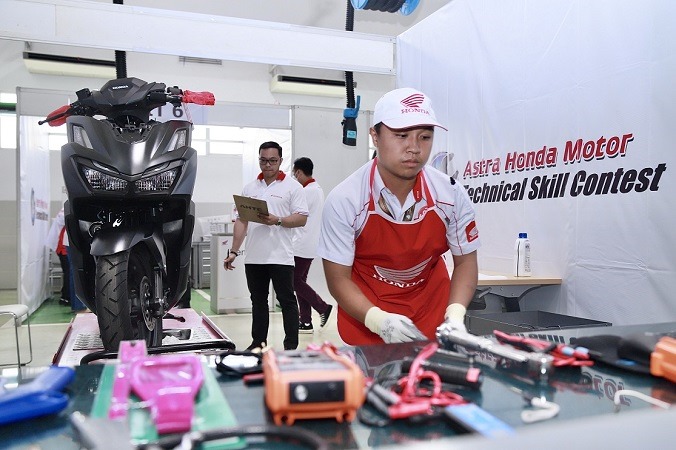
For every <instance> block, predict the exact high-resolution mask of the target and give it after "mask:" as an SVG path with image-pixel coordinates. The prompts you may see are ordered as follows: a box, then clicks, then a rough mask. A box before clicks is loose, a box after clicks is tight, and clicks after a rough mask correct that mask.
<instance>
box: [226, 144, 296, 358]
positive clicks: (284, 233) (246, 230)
mask: <svg viewBox="0 0 676 450" xmlns="http://www.w3.org/2000/svg"><path fill="white" fill-rule="evenodd" d="M258 163H259V164H260V167H261V173H260V174H259V175H258V177H256V179H255V180H254V181H252V182H251V183H249V184H247V185H246V186H244V189H243V190H242V195H243V196H246V197H252V198H257V199H261V200H265V201H266V202H267V205H268V214H267V215H262V214H259V215H258V222H251V223H249V222H248V221H244V220H242V219H240V218H239V216H237V218H236V220H235V226H234V232H233V239H232V248H231V249H230V250H229V251H228V257H227V258H225V260H224V261H223V266H224V267H225V269H226V270H233V269H234V268H235V266H233V264H232V263H233V261H234V260H235V258H236V257H237V256H239V255H240V251H239V249H240V247H241V246H242V243H243V242H244V238H245V237H246V254H245V257H244V270H245V273H246V281H247V286H248V288H249V292H250V294H251V316H252V323H251V337H252V338H253V341H252V342H251V345H249V347H248V348H247V350H253V349H257V348H263V347H265V346H267V340H268V328H269V324H270V317H269V311H268V295H269V293H270V292H269V285H270V280H272V286H273V288H274V289H275V293H276V294H277V301H278V302H279V305H280V306H281V308H282V322H283V324H284V334H285V336H284V350H295V349H296V348H297V347H298V302H297V301H296V296H295V295H294V292H293V268H294V260H293V232H294V230H293V229H294V228H297V227H302V226H303V225H305V222H306V221H307V216H308V209H307V203H306V201H305V193H304V192H303V187H302V186H301V185H300V183H298V182H297V181H296V180H294V179H293V178H291V177H288V176H286V174H285V173H284V172H282V171H280V170H279V167H280V165H281V164H282V147H281V146H280V145H279V144H278V143H276V142H272V141H270V142H264V143H262V144H261V145H260V147H259V150H258Z"/></svg>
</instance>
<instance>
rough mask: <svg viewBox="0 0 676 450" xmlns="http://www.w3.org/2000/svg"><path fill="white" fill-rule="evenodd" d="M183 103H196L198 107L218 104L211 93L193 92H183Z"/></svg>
mask: <svg viewBox="0 0 676 450" xmlns="http://www.w3.org/2000/svg"><path fill="white" fill-rule="evenodd" d="M183 103H195V104H196V105H213V104H214V103H216V98H215V97H214V94H212V93H211V92H207V91H203V92H193V91H188V90H184V91H183Z"/></svg>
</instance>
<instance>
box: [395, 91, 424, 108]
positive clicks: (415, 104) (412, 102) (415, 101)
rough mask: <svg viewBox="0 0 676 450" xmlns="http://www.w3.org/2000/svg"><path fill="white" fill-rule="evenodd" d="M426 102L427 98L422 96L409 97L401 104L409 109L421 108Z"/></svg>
mask: <svg viewBox="0 0 676 450" xmlns="http://www.w3.org/2000/svg"><path fill="white" fill-rule="evenodd" d="M424 101H425V96H424V95H422V94H413V95H409V96H408V97H406V98H405V99H403V100H402V101H401V104H402V105H404V106H406V107H408V108H420V105H421V104H422V102H424Z"/></svg>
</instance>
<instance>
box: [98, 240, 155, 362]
mask: <svg viewBox="0 0 676 450" xmlns="http://www.w3.org/2000/svg"><path fill="white" fill-rule="evenodd" d="M132 251H133V250H128V251H123V252H119V253H115V254H113V255H105V256H100V257H98V258H97V261H96V299H95V301H96V314H97V319H98V323H99V331H100V333H101V341H102V342H103V347H104V348H105V349H106V350H108V351H117V350H118V348H119V346H120V342H121V341H123V340H138V339H141V340H145V341H146V344H147V345H148V346H150V347H156V346H159V345H161V344H162V319H161V318H159V319H155V320H154V328H153V329H152V330H149V329H148V327H147V325H146V323H145V321H144V319H143V316H142V315H141V314H134V315H132V305H131V303H132V302H131V300H130V295H129V293H130V288H131V287H132V285H133V284H136V283H135V282H134V281H135V278H136V277H138V276H139V275H138V273H135V270H132V268H131V267H130V263H131V261H130V259H131V258H133V255H132ZM139 257H140V255H138V256H137V258H139ZM146 272H147V273H146V276H148V277H150V280H152V270H151V269H149V268H148V269H147V270H146ZM151 289H152V288H151ZM151 292H152V291H151Z"/></svg>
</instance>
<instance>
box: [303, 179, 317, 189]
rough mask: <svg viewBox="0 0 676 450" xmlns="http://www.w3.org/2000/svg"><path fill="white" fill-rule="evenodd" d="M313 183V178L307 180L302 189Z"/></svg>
mask: <svg viewBox="0 0 676 450" xmlns="http://www.w3.org/2000/svg"><path fill="white" fill-rule="evenodd" d="M314 181H315V179H314V178H310V179H309V180H307V181H306V182H305V183H304V184H303V187H305V186H307V185H308V184H310V183H314Z"/></svg>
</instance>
